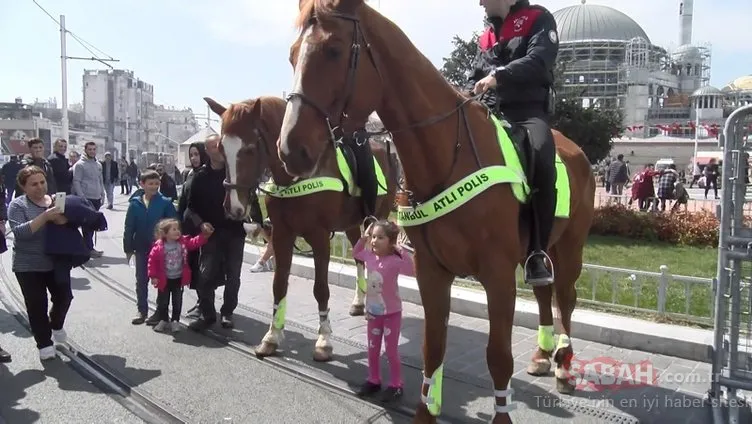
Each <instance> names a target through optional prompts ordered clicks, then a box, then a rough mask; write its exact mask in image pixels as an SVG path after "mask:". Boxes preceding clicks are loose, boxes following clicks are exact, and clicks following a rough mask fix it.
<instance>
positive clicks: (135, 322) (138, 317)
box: [131, 312, 146, 325]
mask: <svg viewBox="0 0 752 424" xmlns="http://www.w3.org/2000/svg"><path fill="white" fill-rule="evenodd" d="M144 322H146V314H142V313H140V312H139V313H138V315H136V317H135V318H133V319H132V320H131V324H133V325H141V324H143V323H144Z"/></svg>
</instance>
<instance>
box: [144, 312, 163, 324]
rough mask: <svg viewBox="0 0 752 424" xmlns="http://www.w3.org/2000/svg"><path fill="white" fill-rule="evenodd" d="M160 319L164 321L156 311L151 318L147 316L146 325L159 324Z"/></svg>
mask: <svg viewBox="0 0 752 424" xmlns="http://www.w3.org/2000/svg"><path fill="white" fill-rule="evenodd" d="M159 321H162V320H161V319H159V315H157V313H156V312H154V313H153V314H152V315H151V316H150V317H149V318H146V325H148V326H153V325H157V324H158V323H159Z"/></svg>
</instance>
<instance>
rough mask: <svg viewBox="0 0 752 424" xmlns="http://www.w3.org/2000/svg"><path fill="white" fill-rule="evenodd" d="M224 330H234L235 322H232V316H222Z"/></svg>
mask: <svg viewBox="0 0 752 424" xmlns="http://www.w3.org/2000/svg"><path fill="white" fill-rule="evenodd" d="M221 323H222V328H234V327H235V322H233V320H232V316H224V315H223V316H222V322H221Z"/></svg>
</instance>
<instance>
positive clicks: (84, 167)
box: [72, 141, 105, 258]
mask: <svg viewBox="0 0 752 424" xmlns="http://www.w3.org/2000/svg"><path fill="white" fill-rule="evenodd" d="M102 176H103V174H102V164H100V163H99V161H98V160H97V145H96V143H94V142H92V141H90V142H88V143H86V144H85V145H84V154H83V156H82V157H81V159H80V160H79V161H78V162H76V164H75V165H73V189H72V191H73V194H75V195H76V196H80V197H83V198H85V199H88V200H89V201H90V202H91V204H92V205H94V208H95V209H97V210H99V208H101V207H102V202H103V201H104V196H105V192H104V181H103V180H102ZM83 236H84V240H85V241H86V244H87V246H88V247H89V249H90V250H91V257H93V258H99V257H101V256H102V253H103V252H102V251H100V250H95V249H94V233H93V232H91V231H88V230H84V231H83Z"/></svg>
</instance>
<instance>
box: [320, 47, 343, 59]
mask: <svg viewBox="0 0 752 424" xmlns="http://www.w3.org/2000/svg"><path fill="white" fill-rule="evenodd" d="M324 54H325V55H326V58H327V59H330V60H336V59H338V58H339V56H340V55H341V54H342V52H341V51H340V50H339V49H338V48H336V47H332V46H326V47H324Z"/></svg>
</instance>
